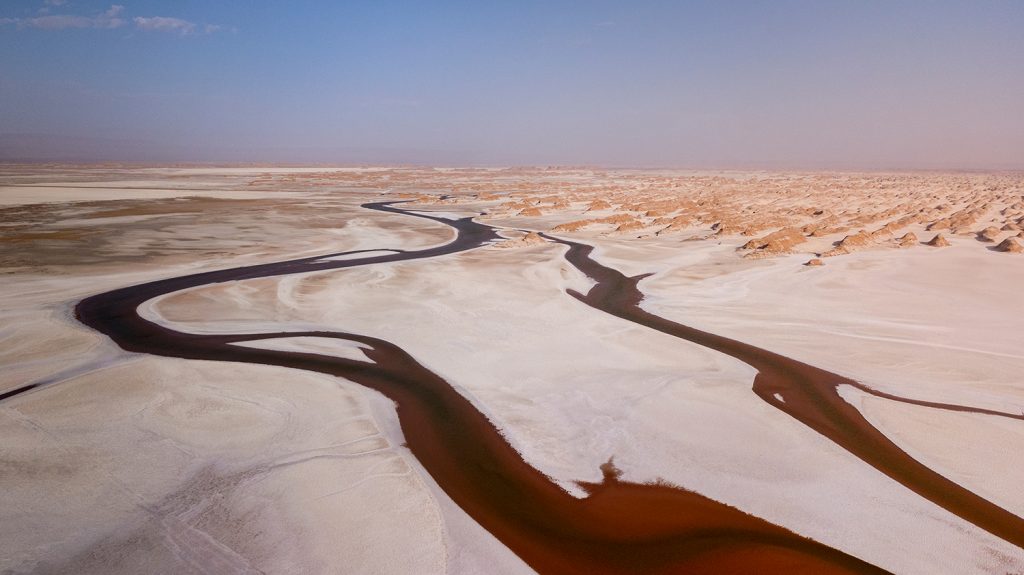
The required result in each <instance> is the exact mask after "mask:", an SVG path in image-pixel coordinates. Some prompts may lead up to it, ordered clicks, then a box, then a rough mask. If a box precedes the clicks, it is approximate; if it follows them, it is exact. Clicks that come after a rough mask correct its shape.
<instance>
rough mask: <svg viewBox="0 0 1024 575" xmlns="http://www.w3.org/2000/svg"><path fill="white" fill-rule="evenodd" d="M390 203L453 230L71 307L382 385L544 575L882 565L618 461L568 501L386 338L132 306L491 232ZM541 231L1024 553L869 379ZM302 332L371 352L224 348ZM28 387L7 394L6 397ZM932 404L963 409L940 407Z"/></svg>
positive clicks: (126, 345)
mask: <svg viewBox="0 0 1024 575" xmlns="http://www.w3.org/2000/svg"><path fill="white" fill-rule="evenodd" d="M397 203H398V202H378V203H369V204H365V205H364V206H363V207H365V208H368V209H371V210H377V211H382V212H390V213H396V214H404V215H407V216H410V217H418V218H426V219H430V220H434V221H436V222H439V223H443V224H445V225H448V226H451V227H453V228H454V229H455V231H456V237H455V239H454V240H452V241H451V242H449V243H447V244H444V245H441V246H436V247H431V248H427V249H421V250H410V251H398V250H395V251H394V252H393V253H387V254H383V255H372V256H365V257H356V258H348V257H347V258H346V259H342V260H328V259H326V258H331V257H339V256H351V255H357V254H359V253H364V252H371V251H372V252H375V253H377V254H379V251H374V250H361V251H358V252H344V253H337V254H328V255H321V256H315V257H309V258H301V259H295V260H289V261H284V262H279V263H271V264H260V265H253V266H245V267H237V268H232V269H226V270H219V271H211V272H204V273H197V274H191V275H186V276H181V277H176V278H170V279H164V280H159V281H153V282H149V283H144V284H140V285H135V286H130V287H125V288H121V289H117V290H113V291H109V292H106V293H102V294H98V295H94V296H91V297H88V298H86V299H84V300H82V301H81V302H80V303H79V304H78V306H77V307H76V315H77V317H78V319H79V320H80V321H81V322H82V323H84V324H85V325H87V326H89V327H91V328H93V329H95V330H97V331H99V332H102V333H104V334H106V335H107V336H109V337H110V338H111V339H112V340H113V341H114V342H116V343H117V344H118V345H119V346H121V347H122V348H123V349H125V350H127V351H130V352H136V353H146V354H152V355H158V356H166V357H177V358H186V359H201V360H211V361H229V362H244V363H252V364H266V365H275V366H283V367H290V368H295V369H303V370H308V371H313V372H319V373H324V374H330V375H333V376H337V377H341V378H345V379H347V380H350V381H353V382H356V383H358V384H360V385H363V386H365V387H368V388H370V389H373V390H376V391H378V392H380V393H382V394H384V395H385V396H387V397H388V398H390V399H391V400H392V401H394V402H395V404H396V406H397V413H398V418H399V421H400V423H401V427H402V431H403V434H404V436H405V438H406V442H407V447H408V449H409V450H410V452H411V453H412V454H413V455H414V456H415V457H416V458H417V459H418V460H419V462H420V463H421V464H422V465H423V467H424V469H426V471H427V472H428V473H429V474H430V476H431V477H432V478H433V480H434V481H435V482H436V483H437V485H438V486H440V488H441V489H442V490H444V492H445V493H446V494H447V495H448V496H449V497H451V499H452V500H453V501H454V502H455V503H456V504H457V505H458V506H459V507H460V508H462V509H463V510H464V511H465V512H466V513H467V514H469V515H470V516H471V517H472V518H473V519H474V520H475V521H477V522H478V523H479V524H480V525H481V526H483V527H484V528H485V529H487V530H488V531H489V532H491V533H492V534H493V535H494V536H495V537H497V538H498V539H499V540H500V541H501V542H502V543H504V544H505V545H506V546H508V547H509V548H510V549H511V550H512V551H513V552H515V553H516V554H517V555H518V556H519V557H521V558H522V559H523V560H524V561H525V562H526V563H528V564H529V565H530V566H531V567H533V568H534V569H536V570H537V571H538V572H541V573H754V572H756V573H823V574H829V573H882V572H884V571H883V570H881V569H879V568H877V567H875V566H872V565H870V564H868V563H866V562H864V561H862V560H860V559H858V558H856V557H852V556H850V555H848V554H846V553H843V552H841V551H838V550H836V549H833V548H830V547H828V546H826V545H823V544H821V543H818V542H815V541H812V540H810V539H807V538H805V537H802V536H800V535H797V534H794V533H792V532H791V531H789V530H787V529H785V528H783V527H780V526H777V525H774V524H772V523H769V522H767V521H765V520H763V519H760V518H757V517H754V516H751V515H748V514H746V513H744V512H742V511H740V510H738V509H735V508H733V507H730V506H728V505H725V504H722V503H719V502H716V501H713V500H711V499H708V498H706V497H703V496H702V495H699V494H697V493H693V492H690V491H687V490H685V489H680V488H674V487H670V486H666V485H654V484H637V483H629V482H625V481H621V480H620V479H619V471H618V470H617V469H615V467H614V466H613V465H612V464H611V462H609V463H608V464H606V465H605V466H603V467H602V471H603V474H604V480H603V481H602V482H601V483H596V484H581V485H582V486H583V487H584V488H585V489H586V491H587V493H588V495H587V496H586V497H582V498H580V497H575V496H572V495H570V494H569V493H567V492H566V491H565V490H564V489H562V488H561V487H559V486H558V485H557V484H556V483H555V482H554V481H552V480H551V479H550V478H549V477H547V476H545V475H544V474H543V473H541V472H540V471H538V470H537V469H535V468H533V467H532V466H530V465H529V464H528V463H527V462H525V461H524V460H523V458H522V457H521V456H520V454H519V453H518V452H517V451H516V450H515V449H513V448H512V446H511V445H509V443H508V442H507V441H506V440H505V439H504V437H503V436H502V435H501V433H500V432H499V430H498V429H496V428H495V427H494V425H492V424H491V422H490V421H489V420H488V419H487V417H486V416H485V415H484V414H482V413H481V412H480V411H478V410H477V409H476V408H475V407H474V406H473V405H472V403H471V402H469V401H468V400H467V399H466V398H465V397H463V396H462V395H460V394H459V393H458V392H457V391H455V390H454V389H453V388H452V386H450V385H449V384H448V383H447V382H446V381H445V380H444V379H443V378H442V377H440V376H439V375H438V374H435V373H433V372H431V371H430V370H428V369H427V368H425V367H424V366H423V365H421V364H420V363H418V362H417V361H416V359H415V358H414V357H413V356H412V355H410V354H409V353H407V352H406V351H405V350H403V349H401V348H399V347H397V346H395V345H394V344H391V343H389V342H387V341H384V340H381V339H378V338H372V337H367V336H363V335H359V334H352V333H344V332H328V331H323V332H321V331H306V332H277V333H258V334H251V333H239V334H230V335H224V334H216V335H209V334H191V333H187V332H182V331H177V330H174V329H172V328H169V327H165V326H161V325H158V324H155V323H152V322H150V321H148V320H146V319H145V318H143V317H142V316H140V315H139V312H138V309H139V306H140V305H141V304H143V303H144V302H146V301H148V300H150V299H152V298H155V297H158V296H162V295H165V294H169V293H172V292H176V291H179V290H183V289H188V288H194V287H198V286H204V285H209V284H215V283H221V282H228V281H239V280H247V279H254V278H262V277H270V276H282V275H287V274H298V273H309V272H316V271H326V270H336V269H344V268H351V267H356V266H366V265H372V264H378V263H386V262H397V261H408V260H417V259H427V258H433V257H440V256H445V255H449V254H454V253H457V252H461V251H466V250H471V249H475V248H478V247H482V246H485V245H488V244H489V243H491V242H492V241H494V240H497V239H499V236H498V235H497V234H496V230H495V228H492V227H490V226H487V225H484V224H481V223H478V222H475V221H473V220H472V219H471V218H462V219H458V220H449V219H445V218H440V217H434V216H431V215H427V214H424V213H416V212H412V211H407V210H403V209H401V208H399V207H397V206H396V205H395V204H397ZM547 239H548V240H550V241H554V242H558V243H561V244H564V245H566V246H567V248H568V249H567V252H566V254H565V257H566V259H567V261H568V262H569V263H570V264H572V265H573V266H575V267H577V268H578V269H579V270H581V271H582V272H583V273H585V274H587V275H588V276H590V277H591V278H592V279H594V280H595V281H596V282H597V284H596V285H595V286H594V287H593V288H592V289H591V290H590V291H589V292H588V293H587V294H585V295H584V294H580V293H576V292H570V295H572V296H573V297H575V298H576V299H578V300H579V301H581V302H583V303H584V304H586V305H589V306H591V307H593V308H595V309H597V310H601V311H603V312H606V313H609V314H612V315H615V316H617V317H620V318H622V319H625V320H627V321H631V322H634V323H637V324H640V325H643V326H647V327H649V328H651V329H655V330H658V331H661V332H663V333H667V334H669V335H673V336H675V337H679V338H681V339H685V340H688V341H691V342H695V343H698V344H700V345H703V346H706V347H709V348H711V349H715V350H717V351H720V352H722V353H726V354H728V355H730V356H732V357H735V358H737V359H739V360H741V361H744V362H746V363H747V364H749V365H751V366H753V367H754V368H756V369H757V370H758V375H757V376H756V378H755V380H754V387H753V389H754V392H755V393H756V394H757V395H758V396H759V397H761V398H762V399H763V400H764V401H766V402H768V403H769V404H771V405H772V406H774V407H776V408H777V409H779V410H780V411H782V412H784V413H786V414H788V415H789V416H791V417H793V418H795V419H797V420H798V421H800V422H802V423H803V424H805V425H807V426H808V427H810V428H811V429H813V430H815V431H817V432H818V433H820V434H822V435H824V436H825V437H827V438H829V439H830V440H832V441H833V442H835V443H836V444H837V445H839V446H841V447H842V448H844V449H846V450H847V451H849V452H850V453H851V454H853V455H855V456H856V457H858V458H860V459H861V460H862V461H864V462H866V463H868V464H869V465H871V466H873V467H874V468H876V469H878V470H879V471H881V472H882V473H884V474H886V475H888V476H889V477H891V478H893V479H895V480H896V481H898V482H900V483H902V484H903V485H905V486H906V487H908V488H909V489H911V490H913V491H914V492H916V493H918V494H920V495H921V496H923V497H925V498H927V499H929V500H931V501H933V502H935V503H936V504H938V505H940V506H942V507H944V508H945V509H947V510H949V511H951V512H953V513H955V514H957V515H959V516H960V517H962V518H964V519H966V520H967V521H970V522H972V523H974V524H975V525H977V526H979V527H981V528H983V529H985V530H987V531H989V532H991V533H993V534H995V535H997V536H999V537H1001V538H1003V539H1005V540H1006V541H1009V542H1011V543H1013V544H1015V545H1017V546H1020V547H1024V521H1022V520H1021V519H1020V518H1019V517H1017V516H1016V515H1013V514H1011V513H1009V512H1008V511H1005V510H1004V509H1002V508H1000V507H998V506H996V505H994V504H993V503H991V502H989V501H987V500H985V499H983V498H981V497H979V496H977V495H975V494H974V493H972V492H970V491H969V490H967V489H964V488H962V487H960V486H959V485H957V484H955V483H953V482H952V481H949V480H948V479H946V478H944V477H942V476H941V475H939V474H938V473H936V472H934V471H932V470H931V469H929V468H928V467H926V466H924V465H922V464H921V463H919V462H917V461H916V460H914V459H913V458H912V457H910V456H909V455H908V454H907V453H905V452H904V451H902V450H901V449H899V447H897V446H896V445H895V444H893V443H892V442H891V441H890V440H889V439H888V438H886V437H885V435H883V434H882V433H881V432H879V431H878V430H877V429H875V428H874V427H872V426H871V425H870V423H868V422H867V420H866V419H865V418H864V417H863V416H862V415H861V414H860V412H858V411H857V410H856V409H855V408H854V407H853V406H851V405H850V404H849V403H847V402H846V401H844V400H843V399H842V398H841V397H840V395H839V393H838V388H839V387H840V386H842V385H851V386H855V387H858V388H861V389H866V390H868V391H871V390H870V389H869V388H865V387H863V386H861V385H860V384H858V383H857V382H854V381H852V380H849V379H846V378H843V377H841V376H838V375H835V374H832V373H829V372H826V371H824V370H820V369H818V368H815V367H813V366H809V365H806V364H803V363H800V362H797V361H794V360H791V359H788V358H785V357H783V356H780V355H777V354H773V353H771V352H768V351H765V350H762V349H759V348H756V347H753V346H750V345H747V344H743V343H741V342H738V341H735V340H730V339H727V338H724V337H720V336H716V335H714V334H711V333H707V332H703V331H699V330H696V329H693V328H690V327H687V326H684V325H682V324H679V323H675V322H672V321H669V320H667V319H665V318H662V317H660V316H657V315H654V314H651V313H649V312H647V311H645V310H643V309H642V308H641V307H640V306H639V303H640V301H641V299H642V294H641V292H640V291H639V289H638V288H637V283H638V282H639V280H640V279H642V277H643V276H638V277H626V276H624V275H623V274H621V273H619V272H618V271H616V270H613V269H611V268H608V267H605V266H603V265H601V264H599V263H598V262H597V261H595V260H594V259H593V258H592V257H591V253H592V250H593V248H592V247H591V246H588V245H584V244H579V243H575V242H571V241H567V240H563V239H558V238H553V237H548V238H547ZM296 336H314V337H327V338H337V339H344V340H348V341H352V342H357V343H361V344H363V345H364V346H368V348H369V349H366V351H365V353H366V355H367V356H368V357H369V358H370V359H371V360H373V363H369V362H363V361H355V360H349V359H345V358H339V357H332V356H327V355H321V354H315V353H302V352H293V351H278V350H268V349H260V348H252V347H243V346H239V345H234V344H237V343H241V342H246V341H254V340H260V339H272V338H280V337H296ZM32 387H34V386H31V385H30V386H26V387H24V388H21V389H18V390H14V391H11V392H8V393H7V394H5V397H11V396H14V395H17V394H19V393H22V392H24V391H28V390H29V389H31V388H32ZM778 397H781V398H782V400H780V399H778ZM891 398H892V397H891ZM0 399H3V398H2V397H0ZM893 399H900V398H893ZM907 401H910V400H907ZM919 403H921V404H922V405H926V404H927V403H926V402H919ZM930 406H932V407H941V408H950V409H962V410H968V411H973V409H972V408H962V407H959V406H946V405H944V404H934V405H930ZM981 411H984V410H981ZM997 415H1006V414H1000V413H997Z"/></svg>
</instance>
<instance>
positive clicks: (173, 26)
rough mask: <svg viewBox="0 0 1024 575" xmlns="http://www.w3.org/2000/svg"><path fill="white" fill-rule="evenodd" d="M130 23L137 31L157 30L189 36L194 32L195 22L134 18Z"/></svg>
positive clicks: (164, 18)
mask: <svg viewBox="0 0 1024 575" xmlns="http://www.w3.org/2000/svg"><path fill="white" fill-rule="evenodd" d="M132 21H133V22H135V27H136V28H138V29H139V30H158V31H162V32H177V33H179V34H191V33H193V32H195V31H196V24H195V22H189V21H188V20H182V19H181V18H170V17H167V16H152V17H149V18H145V17H142V16H136V17H135V18H133V19H132Z"/></svg>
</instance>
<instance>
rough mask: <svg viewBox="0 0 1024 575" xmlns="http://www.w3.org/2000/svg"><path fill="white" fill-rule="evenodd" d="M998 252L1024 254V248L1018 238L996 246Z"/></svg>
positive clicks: (1006, 240) (1004, 241)
mask: <svg viewBox="0 0 1024 575" xmlns="http://www.w3.org/2000/svg"><path fill="white" fill-rule="evenodd" d="M996 251H997V252H1007V253H1011V254H1019V253H1024V246H1022V245H1021V244H1020V242H1018V241H1017V238H1006V239H1005V240H1003V241H1002V242H1000V244H999V245H998V246H996Z"/></svg>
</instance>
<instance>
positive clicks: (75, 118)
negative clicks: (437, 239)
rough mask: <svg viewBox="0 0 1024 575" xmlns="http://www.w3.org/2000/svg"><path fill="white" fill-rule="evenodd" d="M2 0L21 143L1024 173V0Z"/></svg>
mask: <svg viewBox="0 0 1024 575" xmlns="http://www.w3.org/2000/svg"><path fill="white" fill-rule="evenodd" d="M117 1H118V2H119V3H118V4H112V3H110V2H109V1H108V2H93V1H86V0H24V1H22V0H4V2H2V3H0V159H8V160H12V159H13V160H24V159H28V160H75V161H87V160H114V161H144V162H282V163H337V164H360V163H377V164H384V163H416V164H435V165H601V166H610V167H627V166H632V167H679V168H777V169H789V168H793V169H817V168H821V169H826V168H831V169H900V168H904V169H1024V1H1017V0H1013V1H1011V0H1007V1H1001V2H998V1H985V0H975V1H971V0H965V1H963V2H944V1H941V0H933V1H920V2H917V1H910V0H907V1H897V0H886V1H872V0H849V1H838V0H837V1H828V0H816V1H797V0H773V1H768V0H765V1H763V2H748V1H742V0H731V1H708V2H685V1H676V2H668V1H653V0H634V1H632V2H603V1H600V0H593V1H586V2H565V1H557V0H548V1H531V0H516V1H508V2H496V1H488V0H475V1H465V2H455V1H443V0H435V1H427V0H421V1H409V2H398V1H390V0H367V1H365V2H356V1H348V2H346V1H322V2H313V1H307V2H303V1H300V0H295V1H290V2H237V1H232V2H227V1H224V2H218V1H216V0H174V1H166V0H165V1H150V0H117Z"/></svg>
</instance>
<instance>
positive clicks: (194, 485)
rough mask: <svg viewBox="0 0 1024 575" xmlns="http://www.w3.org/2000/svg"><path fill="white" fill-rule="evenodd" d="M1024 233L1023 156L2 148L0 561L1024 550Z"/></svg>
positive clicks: (930, 561) (625, 561) (534, 561)
mask: <svg viewBox="0 0 1024 575" xmlns="http://www.w3.org/2000/svg"><path fill="white" fill-rule="evenodd" d="M1022 226H1024V177H1022V176H1021V175H1020V174H1017V173H1013V172H980V173H976V172H948V173H947V172H891V173H886V172H825V171H815V172H780V171H726V170H722V171H710V170H702V171H696V170H640V169H610V168H588V167H551V168H486V169H484V168H426V167H386V166H385V167H364V168H360V167H346V168H333V167H319V166H311V167H304V168H293V167H284V168H282V167H275V166H273V165H262V166H241V167H239V166H225V167H214V166H204V167H187V166H186V167H183V166H133V165H102V166H96V165H52V166H39V165H28V164H13V165H7V166H4V167H3V168H2V170H0V266H2V270H0V274H2V275H0V285H2V292H3V296H4V305H3V308H2V312H0V313H2V317H3V321H2V325H3V329H2V335H0V338H2V339H0V341H2V346H0V398H2V399H0V426H2V428H3V437H4V438H5V439H4V441H3V442H2V444H0V445H2V452H0V465H2V467H0V469H2V470H3V471H2V473H0V509H2V510H3V511H0V514H2V517H0V518H2V520H0V541H3V543H2V550H3V553H0V572H5V573H6V572H10V573H64V572H76V573H137V572H160V573H172V572H173V573H193V572H194V573H203V572H217V573H236V572H237V573H249V572H254V573H255V572H264V573H275V572H308V573H335V572H352V573H356V572H360V573H371V572H372V573H385V572H386V573H411V572H416V573H494V572H501V573H530V572H535V571H537V572H558V573H567V572H586V573H594V572H677V571H680V572H731V571H743V570H745V569H751V568H752V567H751V566H752V565H753V566H756V567H757V568H758V569H759V570H760V571H761V572H808V573H827V572H834V573H850V572H893V573H929V572H956V573H1012V572H1016V571H1020V570H1022V569H1024V552H1022V547H1024V535H1022V534H1024V519H1022V518H1021V516H1022V514H1024V499H1022V498H1021V494H1020V490H1019V489H1018V486H1017V483H1018V482H1019V481H1018V479H1019V475H1020V466H1019V463H1018V462H1017V461H1016V460H1015V454H1016V452H1018V451H1019V449H1020V447H1021V446H1022V445H1024V427H1022V425H1024V421H1022V420H1024V389H1022V388H1021V385H1020V381H1019V380H1020V374H1021V373H1024V353H1022V352H1021V338H1020V318H1021V317H1024V301H1022V300H1021V298H1020V294H1019V286H1020V285H1024V256H1021V254H1020V253H1019V251H1020V249H1019V247H1018V248H1014V247H1013V246H1019V243H1020V242H1019V241H1018V240H1019V239H1020V238H1019V233H1020V232H1019V229H1020V228H1021V227H1022ZM941 246H945V247H941ZM811 262H817V263H814V264H811ZM805 264H810V265H805ZM702 542H703V543H702Z"/></svg>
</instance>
